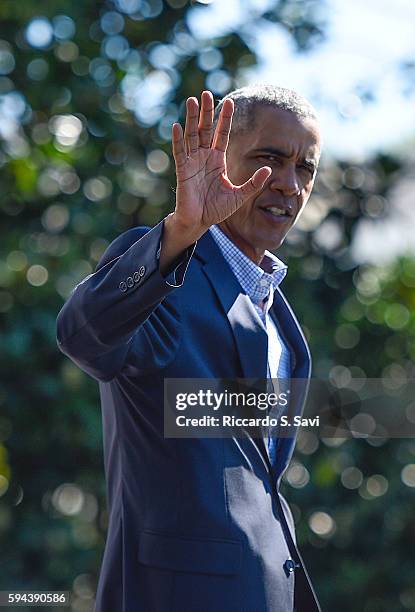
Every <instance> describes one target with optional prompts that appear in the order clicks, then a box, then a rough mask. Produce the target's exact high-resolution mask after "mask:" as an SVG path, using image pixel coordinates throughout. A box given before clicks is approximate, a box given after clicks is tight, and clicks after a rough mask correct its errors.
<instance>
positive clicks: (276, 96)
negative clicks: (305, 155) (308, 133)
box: [213, 83, 317, 131]
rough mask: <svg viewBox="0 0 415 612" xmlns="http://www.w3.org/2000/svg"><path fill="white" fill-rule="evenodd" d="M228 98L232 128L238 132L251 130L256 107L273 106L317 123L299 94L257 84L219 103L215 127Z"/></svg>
mask: <svg viewBox="0 0 415 612" xmlns="http://www.w3.org/2000/svg"><path fill="white" fill-rule="evenodd" d="M228 98H231V99H232V100H233V101H234V113H233V118H232V128H234V127H237V129H238V131H243V130H246V129H248V128H252V126H253V125H254V124H255V109H256V107H257V106H258V105H264V106H273V107H275V108H279V109H281V110H286V111H291V112H292V113H294V114H295V115H297V116H298V117H304V118H311V119H314V120H316V121H317V112H316V111H315V109H314V107H313V106H312V105H311V104H310V102H309V101H308V100H307V99H306V98H304V96H302V95H301V94H299V93H297V92H296V91H294V90H292V89H286V88H285V87H278V86H276V85H271V84H267V83H257V84H253V85H247V86H245V87H241V88H239V89H235V90H234V91H231V92H230V93H228V94H226V96H224V97H223V98H222V99H221V100H220V101H219V103H218V105H217V106H216V108H215V113H214V118H213V123H214V126H215V127H216V125H217V122H218V119H219V113H220V111H221V108H222V106H223V103H224V102H225V100H227V99H228Z"/></svg>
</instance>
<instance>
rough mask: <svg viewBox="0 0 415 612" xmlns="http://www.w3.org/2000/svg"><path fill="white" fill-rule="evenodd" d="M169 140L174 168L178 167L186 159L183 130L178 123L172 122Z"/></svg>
mask: <svg viewBox="0 0 415 612" xmlns="http://www.w3.org/2000/svg"><path fill="white" fill-rule="evenodd" d="M171 142H172V149H173V157H174V161H175V163H176V168H180V166H183V164H184V163H185V162H186V159H187V154H186V151H185V148H184V140H183V130H182V126H181V125H180V123H173V127H172V137H171Z"/></svg>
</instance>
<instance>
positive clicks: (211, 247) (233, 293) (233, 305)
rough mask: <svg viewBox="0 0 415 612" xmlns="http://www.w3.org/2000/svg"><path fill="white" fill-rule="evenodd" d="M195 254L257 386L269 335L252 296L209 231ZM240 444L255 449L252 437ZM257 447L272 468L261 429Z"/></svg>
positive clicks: (244, 373) (264, 374)
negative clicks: (234, 272) (247, 293)
mask: <svg viewBox="0 0 415 612" xmlns="http://www.w3.org/2000/svg"><path fill="white" fill-rule="evenodd" d="M195 257H197V258H198V259H200V260H202V261H203V262H204V266H203V272H204V274H206V276H207V278H208V280H209V282H210V284H211V285H212V287H213V289H214V291H215V293H216V295H217V297H218V299H219V302H220V304H221V307H222V309H223V312H224V314H225V315H226V317H227V318H228V321H229V324H230V327H231V330H232V334H233V337H234V339H235V344H236V347H237V351H238V355H239V360H240V363H241V370H242V377H243V378H244V379H248V380H247V381H246V383H247V385H246V386H248V385H253V386H255V383H256V382H257V381H264V380H265V379H266V377H267V354H268V338H267V334H266V331H265V329H264V326H263V324H262V321H261V319H260V318H259V316H258V314H257V313H256V311H255V308H254V307H253V305H252V302H251V300H250V298H249V297H248V296H247V295H246V294H245V293H243V291H242V288H241V286H240V284H239V283H238V281H237V280H236V278H235V276H234V274H233V272H232V270H231V268H230V267H229V265H228V263H227V261H226V260H225V258H224V257H223V255H222V253H221V251H220V249H219V247H218V246H217V244H216V242H215V241H214V239H213V238H212V236H211V235H210V232H206V234H205V235H204V236H203V237H202V238H201V239H200V240H199V241H198V243H197V247H196V251H195ZM235 378H237V376H235ZM239 444H241V445H242V446H244V447H245V446H246V448H245V450H246V451H247V452H248V453H249V451H250V449H252V440H250V439H249V438H248V437H247V438H241V439H239ZM255 446H256V448H257V451H258V452H259V454H260V456H261V459H262V461H263V462H264V465H265V467H266V469H267V470H268V471H271V464H270V461H269V455H268V451H267V449H266V446H265V443H264V439H263V438H262V436H261V435H260V432H259V431H258V435H257V437H255Z"/></svg>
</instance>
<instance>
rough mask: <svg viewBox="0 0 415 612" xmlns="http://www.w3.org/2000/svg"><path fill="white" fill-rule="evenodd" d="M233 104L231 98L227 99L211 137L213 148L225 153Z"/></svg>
mask: <svg viewBox="0 0 415 612" xmlns="http://www.w3.org/2000/svg"><path fill="white" fill-rule="evenodd" d="M233 109H234V103H233V100H232V99H231V98H228V99H227V100H225V102H224V103H223V106H222V109H221V111H220V115H219V119H218V125H217V126H216V131H215V135H214V137H213V148H214V149H218V150H219V151H223V152H225V151H226V149H227V147H228V143H229V134H230V132H231V127H232V115H233Z"/></svg>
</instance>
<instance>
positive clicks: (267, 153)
mask: <svg viewBox="0 0 415 612" xmlns="http://www.w3.org/2000/svg"><path fill="white" fill-rule="evenodd" d="M319 157H320V134H319V129H318V125H317V122H316V121H315V120H314V119H311V118H307V119H304V118H302V117H297V116H296V115H295V114H294V113H292V112H290V111H285V110H281V109H278V108H273V107H270V106H264V105H259V106H257V107H256V108H255V123H254V126H253V127H252V129H247V130H244V131H242V132H239V133H238V131H237V129H235V130H233V131H232V132H231V137H230V141H229V146H228V149H227V153H226V164H227V173H228V177H229V179H230V180H231V181H232V183H233V184H234V185H241V184H242V183H244V182H245V181H247V180H248V179H249V178H250V177H251V176H252V174H253V173H254V172H255V170H257V169H258V168H261V167H262V166H269V167H270V168H271V169H272V173H271V175H270V177H269V178H268V179H267V180H266V182H265V185H264V187H263V188H262V190H261V191H260V192H259V193H257V194H255V195H254V196H253V197H252V198H250V199H249V200H248V201H247V202H246V203H245V204H244V205H243V206H242V207H241V208H239V209H238V210H237V211H236V212H235V213H234V214H233V215H231V216H230V217H228V218H227V219H226V220H225V221H223V222H222V223H221V224H220V227H221V228H222V229H223V231H224V232H225V233H226V234H227V235H228V236H229V237H230V238H231V239H232V240H233V242H234V243H235V244H236V245H237V246H238V247H239V248H240V249H241V250H242V251H243V252H244V253H245V254H246V255H247V256H248V257H250V258H251V259H252V260H253V261H255V262H256V263H260V261H261V259H262V257H263V255H264V252H265V250H275V249H277V248H278V247H279V246H281V244H282V243H283V241H284V239H285V236H286V235H287V233H288V232H289V230H290V229H291V228H292V227H293V225H294V224H295V223H296V221H297V219H298V217H299V215H300V214H301V212H302V210H303V209H304V206H305V205H306V203H307V200H308V198H309V197H310V193H311V190H312V188H313V185H314V179H315V175H316V170H317V165H318V161H319ZM275 208H277V209H279V210H280V211H283V213H284V214H283V215H281V214H279V213H278V211H277V210H275Z"/></svg>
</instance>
